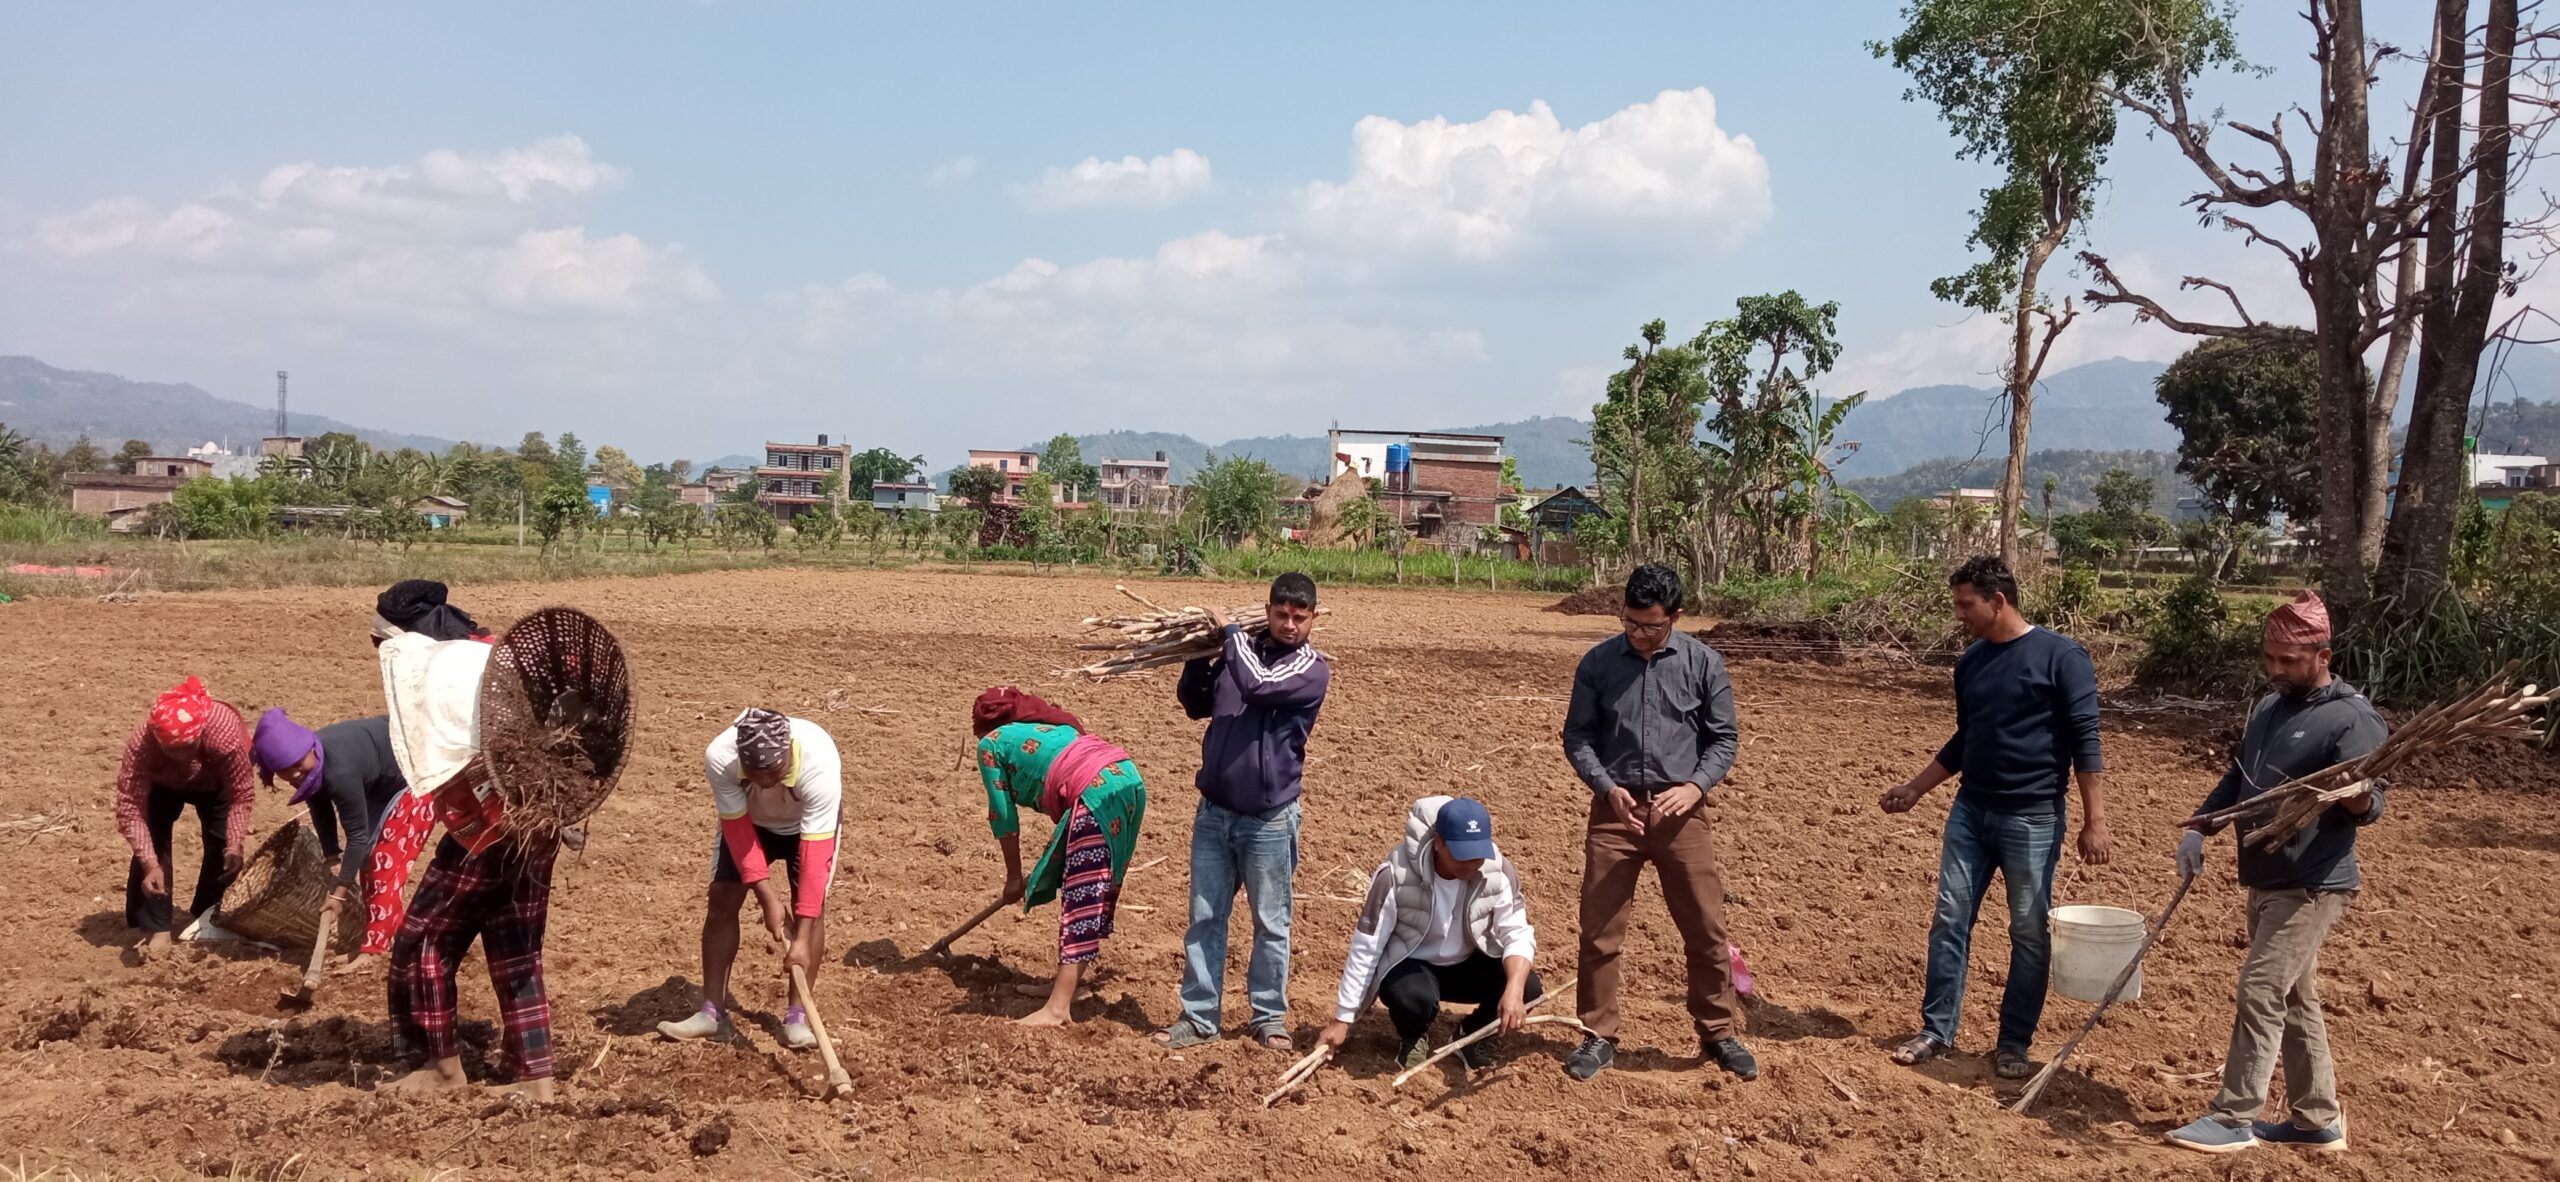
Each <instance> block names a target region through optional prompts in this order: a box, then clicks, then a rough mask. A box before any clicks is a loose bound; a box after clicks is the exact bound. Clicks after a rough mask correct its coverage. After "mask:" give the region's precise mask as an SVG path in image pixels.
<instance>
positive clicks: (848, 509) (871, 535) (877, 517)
mask: <svg viewBox="0 0 2560 1182" xmlns="http://www.w3.org/2000/svg"><path fill="white" fill-rule="evenodd" d="M888 525H889V521H888V517H887V515H886V514H883V513H881V512H880V511H879V510H878V509H875V508H873V507H872V506H871V502H870V500H869V499H867V498H866V499H864V500H859V501H854V502H852V503H850V504H847V505H846V506H845V507H844V533H845V536H846V537H850V538H855V539H858V540H860V541H861V542H862V544H863V545H864V546H866V547H869V548H870V550H871V561H872V563H873V564H874V565H877V564H878V563H879V561H880V535H881V534H882V533H883V532H884V531H886V530H887V528H888Z"/></svg>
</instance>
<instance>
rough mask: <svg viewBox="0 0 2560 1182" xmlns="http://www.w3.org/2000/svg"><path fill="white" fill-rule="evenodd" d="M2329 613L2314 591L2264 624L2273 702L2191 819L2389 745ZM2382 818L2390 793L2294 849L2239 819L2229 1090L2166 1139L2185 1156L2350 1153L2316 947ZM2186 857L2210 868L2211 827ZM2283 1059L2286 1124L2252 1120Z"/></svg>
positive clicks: (2309, 832) (2193, 825)
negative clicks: (2335, 649)
mask: <svg viewBox="0 0 2560 1182" xmlns="http://www.w3.org/2000/svg"><path fill="white" fill-rule="evenodd" d="M2329 642H2330V636H2329V612H2328V609H2327V608H2326V607H2325V606H2324V605H2322V604H2321V602H2320V598H2319V597H2318V596H2316V595H2313V594H2312V593H2310V592H2308V591H2305V592H2303V593H2302V594H2301V596H2300V597H2299V598H2297V599H2295V600H2294V601H2293V602H2291V603H2288V604H2286V605H2284V606H2282V607H2279V608H2277V609H2276V610H2275V611H2273V612H2271V613H2269V614H2268V615H2267V627H2266V649H2265V660H2266V670H2267V681H2268V683H2269V684H2270V685H2272V686H2273V687H2274V691H2275V692H2273V693H2270V694H2268V695H2267V696H2266V697H2264V698H2261V699H2259V701H2258V705H2257V707H2256V708H2255V709H2254V710H2252V711H2251V712H2250V714H2249V725H2248V729H2247V730H2245V731H2244V732H2242V734H2241V739H2240V750H2239V753H2238V755H2237V756H2236V757H2235V758H2234V759H2233V760H2232V762H2231V767H2230V770H2228V771H2226V772H2224V773H2223V776H2222V781H2221V782H2220V783H2218V784H2216V785H2214V788H2213V792H2212V794H2211V795H2209V796H2207V797H2205V800H2204V804H2203V806H2202V807H2200V808H2198V809H2197V810H2196V815H2197V816H2198V817H2199V818H2201V817H2203V816H2205V815H2206V814H2209V813H2213V812H2216V811H2219V810H2221V809H2225V808H2228V807H2230V806H2232V805H2235V804H2238V803H2241V802H2242V801H2246V800H2248V799H2249V798H2250V797H2253V796H2256V795H2258V794H2259V793H2261V792H2264V791H2266V790H2268V789H2270V788H2274V787H2276V786H2278V785H2281V784H2283V783H2285V782H2287V781H2289V780H2293V779H2296V778H2299V777H2301V776H2306V775H2309V774H2311V773H2313V772H2317V771H2320V770H2321V769H2323V768H2327V767H2330V766H2333V765H2335V764H2339V763H2344V762H2347V761H2349V760H2353V759H2361V758H2363V757H2364V756H2366V755H2369V754H2372V752H2373V751H2374V749H2375V748H2377V747H2380V746H2381V745H2382V742H2383V740H2384V739H2385V738H2386V737H2388V734H2389V731H2388V728H2386V727H2385V726H2384V725H2383V722H2382V716H2381V715H2380V714H2378V713H2376V712H2375V711H2374V708H2373V703H2371V702H2369V701H2366V700H2365V697H2364V695H2363V694H2361V693H2358V692H2357V691H2356V688H2355V687H2354V686H2351V685H2348V684H2347V683H2346V682H2343V681H2340V680H2338V679H2337V678H2336V677H2335V676H2333V675H2332V674H2331V673H2330V670H2329V658H2330V647H2329ZM2381 818H2382V785H2380V784H2378V783H2374V784H2369V785H2368V786H2367V787H2366V788H2365V790H2364V792H2362V793H2361V794H2358V795H2355V796H2351V797H2347V798H2346V799H2343V800H2340V801H2338V802H2337V803H2335V804H2332V805H2330V806H2329V807H2328V808H2327V809H2326V810H2324V811H2323V812H2321V814H2320V815H2319V817H2318V819H2317V820H2315V821H2313V822H2312V823H2311V824H2309V825H2307V826H2305V827H2304V828H2303V830H2302V831H2301V832H2300V833H2297V834H2295V835H2294V836H2293V838H2292V839H2291V840H2289V841H2286V842H2284V843H2283V844H2281V845H2277V846H2275V847H2274V848H2271V849H2269V848H2260V847H2259V846H2256V845H2253V844H2251V843H2250V841H2249V835H2250V833H2251V831H2252V830H2253V829H2255V828H2256V827H2257V825H2258V824H2259V823H2260V822H2256V821H2251V820H2247V819H2243V820H2242V821H2240V822H2239V823H2238V824H2237V825H2235V826H2233V828H2235V829H2236V830H2237V831H2238V834H2239V847H2240V852H2239V869H2240V882H2241V885H2243V886H2246V887H2248V888H2249V910H2248V931H2249V955H2248V958H2247V959H2246V960H2244V961H2243V962H2241V966H2240V985H2239V989H2238V992H2237V998H2236V1008H2235V1012H2234V1014H2233V1015H2232V1019H2231V1048H2230V1052H2229V1053H2228V1054H2227V1055H2226V1056H2225V1057H2224V1059H2223V1062H2222V1090H2221V1091H2220V1092H2219V1093H2217V1094H2216V1095H2215V1096H2214V1098H2213V1103H2212V1105H2211V1106H2210V1107H2209V1108H2207V1109H2206V1110H2205V1114H2204V1115H2203V1116H2202V1117H2199V1118H2197V1119H2196V1120H2195V1121H2193V1122H2191V1123H2189V1124H2187V1125H2185V1126H2184V1127H2182V1128H2179V1129H2176V1130H2174V1131H2172V1132H2170V1133H2169V1134H2168V1141H2169V1143H2170V1144H2172V1145H2176V1146H2178V1147H2180V1148H2183V1149H2193V1150H2197V1151H2200V1152H2204V1153H2236V1152H2239V1151H2240V1150H2244V1149H2248V1148H2251V1147H2253V1146H2256V1145H2258V1144H2260V1143H2265V1144H2269V1145H2289V1146H2297V1147H2302V1148H2309V1149H2326V1150H2343V1149H2345V1148H2346V1147H2347V1118H2346V1116H2345V1114H2343V1113H2341V1112H2340V1111H2339V1109H2338V1082H2337V1077H2336V1074H2335V1072H2334V1070H2333V1069H2332V1068H2331V1066H2330V1062H2329V1031H2328V1025H2327V1023H2326V1021H2325V1020H2324V1019H2323V1017H2322V1015H2321V1012H2320V990H2319V985H2318V977H2319V964H2320V945H2321V942H2322V941H2324V940H2326V939H2327V938H2328V935H2329V929H2330V927H2331V926H2333V925H2335V924H2336V923H2337V922H2338V920H2339V918H2340V917H2342V916H2344V915H2345V914H2346V911H2347V905H2348V904H2349V903H2351V902H2353V901H2354V900H2355V897H2356V891H2357V889H2358V888H2359V887H2360V886H2361V885H2362V883H2363V879H2362V876H2361V875H2360V874H2359V872H2358V871H2357V868H2356V831H2357V830H2358V829H2361V828H2363V827H2365V826H2367V825H2370V824H2372V823H2374V822H2375V821H2378V820H2380V819H2381ZM2187 824H2188V827H2189V832H2188V833H2187V835H2186V836H2185V837H2184V838H2182V839H2180V841H2179V843H2178V871H2179V873H2180V874H2181V875H2192V874H2196V873H2198V872H2199V871H2201V870H2203V868H2204V845H2205V836H2206V834H2207V833H2209V832H2211V831H2212V827H2211V826H2210V825H2208V824H2207V823H2205V822H2203V821H2201V820H2193V821H2189V822H2188V823H2187ZM2279 1058H2280V1059H2281V1061H2282V1062H2283V1064H2284V1090H2285V1097H2286V1106H2287V1107H2288V1108H2290V1109H2292V1114H2291V1119H2289V1120H2281V1121H2263V1120H2259V1119H2257V1117H2258V1114H2259V1113H2260V1111H2261V1110H2263V1109H2264V1108H2265V1107H2266V1103H2267V1087H2268V1084H2269V1083H2271V1082H2272V1081H2273V1079H2274V1076H2275V1070H2276V1064H2277V1062H2278V1061H2279Z"/></svg>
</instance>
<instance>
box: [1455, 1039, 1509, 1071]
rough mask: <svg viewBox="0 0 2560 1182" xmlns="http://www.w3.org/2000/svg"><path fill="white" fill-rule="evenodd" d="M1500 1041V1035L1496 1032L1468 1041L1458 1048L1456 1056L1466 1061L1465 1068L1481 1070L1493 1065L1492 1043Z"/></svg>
mask: <svg viewBox="0 0 2560 1182" xmlns="http://www.w3.org/2000/svg"><path fill="white" fill-rule="evenodd" d="M1500 1041H1502V1036H1501V1035H1498V1034H1497V1035H1495V1036H1493V1037H1492V1038H1488V1039H1483V1040H1481V1041H1477V1042H1471V1043H1468V1044H1467V1045H1466V1046H1464V1047H1461V1048H1459V1050H1458V1058H1459V1059H1460V1060H1463V1061H1464V1062H1465V1063H1466V1065H1467V1070H1469V1071H1482V1070H1484V1069H1486V1068H1488V1067H1491V1066H1493V1044H1495V1043H1497V1042H1500Z"/></svg>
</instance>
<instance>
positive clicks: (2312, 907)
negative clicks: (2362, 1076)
mask: <svg viewBox="0 0 2560 1182" xmlns="http://www.w3.org/2000/svg"><path fill="white" fill-rule="evenodd" d="M2355 897H2356V893H2355V892H2354V891H2306V890H2281V891H2262V890H2257V889H2254V888H2253V889H2251V890H2250V892H2249V958H2248V959H2247V960H2245V961H2242V962H2241V964H2240V988H2239V990H2238V991H2237V999H2236V1000H2237V1002H2238V1004H2237V1006H2236V1007H2235V1008H2234V1011H2233V1013H2232V1016H2231V1050H2230V1053H2229V1054H2228V1055H2227V1056H2226V1057H2225V1058H2224V1059H2223V1061H2222V1063H2223V1066H2222V1092H2221V1094H2220V1095H2217V1096H2215V1097H2214V1098H2213V1107H2212V1108H2211V1109H2210V1110H2209V1111H2210V1112H2211V1113H2212V1115H2213V1116H2214V1118H2215V1119H2217V1120H2220V1121H2222V1122H2223V1123H2224V1124H2228V1125H2234V1126H2237V1125H2240V1124H2242V1123H2244V1122H2246V1121H2250V1120H2254V1119H2256V1118H2257V1116H2258V1114H2259V1112H2261V1111H2262V1110H2264V1109H2265V1108H2266V1106H2267V1087H2268V1085H2269V1084H2270V1083H2272V1082H2273V1081H2274V1077H2275V1072H2276V1064H2277V1062H2278V1060H2282V1062H2283V1064H2284V1090H2285V1097H2286V1106H2287V1107H2289V1108H2291V1109H2292V1110H2293V1123H2294V1124H2295V1126H2297V1127H2299V1128H2305V1129H2325V1128H2328V1127H2330V1126H2331V1125H2334V1124H2337V1123H2338V1077H2337V1073H2336V1072H2335V1070H2334V1069H2332V1067H2331V1066H2330V1063H2329V1024H2328V1022H2327V1020H2326V1019H2325V1018H2324V1017H2323V1016H2322V1014H2321V1012H2320V985H2319V977H2320V944H2321V942H2322V941H2324V940H2326V939H2328V938H2329V929H2330V928H2332V927H2334V926H2336V925H2337V922H2338V920H2339V918H2340V917H2342V916H2344V915H2345V914H2346V913H2347V905H2348V904H2349V903H2352V902H2354V901H2355Z"/></svg>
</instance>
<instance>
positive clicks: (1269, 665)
mask: <svg viewBox="0 0 2560 1182" xmlns="http://www.w3.org/2000/svg"><path fill="white" fill-rule="evenodd" d="M1263 611H1264V616H1263V620H1264V623H1265V624H1266V625H1267V627H1266V630H1265V631H1264V633H1263V634H1262V635H1261V636H1259V637H1256V636H1254V635H1252V634H1250V633H1247V632H1246V631H1245V630H1244V628H1243V626H1242V625H1239V624H1233V623H1229V622H1228V621H1227V620H1226V619H1225V618H1223V617H1221V616H1219V615H1218V614H1217V613H1215V612H1212V613H1211V614H1210V619H1211V620H1212V621H1213V622H1214V623H1216V624H1217V625H1218V626H1219V627H1220V628H1222V629H1224V630H1225V632H1226V638H1227V639H1226V649H1225V651H1224V652H1222V653H1220V654H1219V655H1218V656H1217V657H1214V658H1205V659H1202V660H1197V661H1193V662H1190V663H1189V664H1188V665H1187V666H1185V667H1184V669H1183V671H1182V680H1181V682H1180V684H1178V685H1177V686H1176V687H1175V688H1174V695H1175V697H1176V698H1177V699H1179V700H1180V701H1181V703H1182V708H1183V712H1184V713H1186V714H1188V715H1190V716H1191V717H1193V718H1206V719H1208V720H1209V730H1208V733H1207V734H1204V735H1202V736H1201V738H1200V775H1199V778H1198V780H1197V783H1198V785H1199V788H1200V806H1199V808H1198V810H1197V811H1195V812H1194V813H1193V814H1192V817H1191V927H1190V929H1189V930H1188V931H1186V932H1185V933H1184V934H1183V937H1182V1017H1181V1018H1179V1019H1177V1020H1176V1021H1175V1022H1174V1023H1173V1025H1171V1026H1169V1027H1166V1028H1165V1029H1163V1030H1159V1031H1157V1032H1155V1034H1154V1035H1153V1036H1152V1037H1153V1038H1154V1039H1155V1041H1156V1043H1157V1044H1158V1045H1160V1046H1166V1047H1173V1048H1180V1047H1187V1046H1192V1045H1195V1044H1198V1043H1203V1042H1207V1041H1209V1040H1211V1039H1214V1038H1216V1037H1218V1030H1219V1021H1220V1015H1219V1002H1220V1000H1221V998H1222V997H1223V996H1224V994H1225V992H1226V981H1227V921H1228V916H1229V915H1231V914H1232V913H1233V912H1234V910H1235V905H1236V890H1237V888H1239V887H1241V888H1243V890H1244V895H1245V902H1246V904H1247V905H1248V906H1250V907H1251V908H1252V909H1253V954H1252V957H1251V959H1250V961H1249V962H1248V964H1247V967H1246V969H1245V996H1246V1000H1247V1002H1248V1003H1249V1004H1250V1005H1251V1007H1252V1010H1253V1018H1252V1027H1251V1028H1252V1031H1253V1038H1254V1041H1255V1042H1256V1043H1258V1044H1260V1045H1261V1046H1264V1047H1267V1048H1270V1049H1272V1050H1282V1051H1285V1050H1289V1049H1291V1048H1290V1043H1289V917H1290V913H1291V910H1292V908H1291V906H1290V891H1291V889H1292V887H1293V884H1294V883H1295V882H1296V880H1297V874H1298V794H1299V793H1300V791H1301V790H1302V787H1303V786H1302V784H1301V783H1300V779H1301V777H1302V776H1303V775H1304V774H1305V771H1306V764H1307V734H1308V733H1309V732H1310V731H1313V730H1314V729H1315V725H1316V715H1317V713H1319V712H1320V711H1322V710H1323V709H1324V694H1325V690H1326V689H1327V688H1328V687H1329V686H1331V684H1332V677H1333V675H1332V670H1331V669H1330V668H1329V667H1328V666H1327V665H1326V663H1325V655H1324V654H1323V653H1321V652H1318V651H1316V647H1315V646H1314V645H1312V644H1309V643H1308V642H1307V641H1308V637H1309V636H1310V634H1312V633H1313V632H1314V631H1315V622H1316V583H1315V580H1314V579H1310V578H1308V577H1307V576H1305V575H1303V574H1299V573H1297V572H1294V571H1292V572H1290V573H1289V574H1285V575H1282V576H1280V577H1279V578H1277V579H1273V580H1272V581H1271V599H1270V602H1269V604H1268V605H1267V606H1266V607H1265V608H1264V609H1263Z"/></svg>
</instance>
